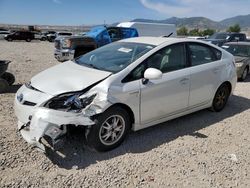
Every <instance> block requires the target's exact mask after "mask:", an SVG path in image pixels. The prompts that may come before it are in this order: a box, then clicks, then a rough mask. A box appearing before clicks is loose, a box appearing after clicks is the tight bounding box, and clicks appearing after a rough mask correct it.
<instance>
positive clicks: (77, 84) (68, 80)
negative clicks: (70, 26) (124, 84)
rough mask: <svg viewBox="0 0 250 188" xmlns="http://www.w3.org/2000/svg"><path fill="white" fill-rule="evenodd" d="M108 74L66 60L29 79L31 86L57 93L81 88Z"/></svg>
mask: <svg viewBox="0 0 250 188" xmlns="http://www.w3.org/2000/svg"><path fill="white" fill-rule="evenodd" d="M110 74H111V73H110V72H106V71H100V70H97V69H92V68H88V67H85V66H81V65H78V64H76V63H74V62H72V61H67V62H64V63H62V64H59V65H56V66H54V67H51V68H49V69H47V70H45V71H43V72H41V73H39V74H37V75H36V76H34V77H33V78H32V79H31V86H32V87H34V88H36V89H38V90H40V91H42V92H44V93H48V94H51V95H58V94H61V93H66V92H72V91H80V90H83V89H85V88H86V87H88V86H90V85H92V84H94V83H96V82H98V81H100V80H102V79H104V78H106V77H108V76H109V75H110Z"/></svg>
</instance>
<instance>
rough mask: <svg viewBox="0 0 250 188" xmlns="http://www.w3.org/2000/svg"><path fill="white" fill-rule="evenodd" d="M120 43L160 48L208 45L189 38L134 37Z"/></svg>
mask: <svg viewBox="0 0 250 188" xmlns="http://www.w3.org/2000/svg"><path fill="white" fill-rule="evenodd" d="M119 42H134V43H143V44H150V45H155V46H159V45H161V44H163V43H166V44H168V43H169V44H172V43H178V42H196V43H198V42H199V43H204V44H208V43H207V42H203V41H200V40H199V41H198V40H195V39H188V38H173V37H134V38H128V39H124V40H120V41H119Z"/></svg>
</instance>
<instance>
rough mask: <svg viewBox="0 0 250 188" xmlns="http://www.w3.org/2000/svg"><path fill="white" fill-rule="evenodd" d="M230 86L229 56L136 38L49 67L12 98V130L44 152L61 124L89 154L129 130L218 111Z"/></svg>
mask: <svg viewBox="0 0 250 188" xmlns="http://www.w3.org/2000/svg"><path fill="white" fill-rule="evenodd" d="M236 81H237V76H236V68H235V64H234V58H233V56H232V55H231V54H230V53H228V52H226V51H224V50H223V49H221V48H219V47H217V46H214V45H212V44H208V43H205V42H202V41H198V40H190V39H175V38H164V37H138V38H131V39H126V40H122V41H119V42H115V43H111V44H109V45H106V46H104V47H101V48H98V49H96V50H94V51H92V52H89V53H87V54H85V55H83V56H80V57H79V58H77V59H75V60H73V61H67V62H65V63H62V64H59V65H56V66H54V67H52V68H49V69H47V70H45V71H43V72H41V73H39V74H38V75H36V76H35V77H33V78H32V79H31V82H29V83H26V84H25V85H23V86H22V87H21V88H20V89H19V90H18V92H17V94H16V97H15V113H16V115H17V118H18V129H19V131H20V132H21V135H22V136H23V138H24V139H25V140H26V141H27V142H28V143H30V144H32V145H35V146H37V147H39V148H41V149H42V150H45V147H44V145H43V139H42V138H43V137H45V135H46V138H48V137H49V138H51V139H52V140H53V143H56V142H57V141H58V139H59V138H62V136H63V135H64V134H65V133H66V132H67V127H68V126H83V127H85V134H83V136H85V137H86V142H87V144H88V145H89V146H90V147H92V148H94V149H95V150H97V151H107V150H111V149H113V148H115V147H117V146H118V145H120V144H121V143H122V141H123V140H124V138H125V136H126V135H127V133H128V131H129V130H130V129H132V130H134V131H137V130H140V129H143V128H146V127H149V126H152V125H156V124H158V123H161V122H164V121H167V120H170V119H173V118H177V117H180V116H183V115H185V114H189V113H192V112H195V111H198V110H201V109H204V108H211V109H212V110H214V111H216V112H219V111H221V110H222V109H223V108H224V106H225V105H226V102H227V100H228V97H229V96H230V94H231V93H232V92H233V90H234V88H235V84H236Z"/></svg>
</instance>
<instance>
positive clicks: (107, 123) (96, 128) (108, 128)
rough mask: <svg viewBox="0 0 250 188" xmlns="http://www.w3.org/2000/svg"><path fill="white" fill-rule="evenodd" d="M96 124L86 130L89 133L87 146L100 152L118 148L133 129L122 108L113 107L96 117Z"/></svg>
mask: <svg viewBox="0 0 250 188" xmlns="http://www.w3.org/2000/svg"><path fill="white" fill-rule="evenodd" d="M95 122H96V124H95V125H93V126H91V127H90V129H89V130H86V131H87V132H88V133H87V134H86V135H85V136H86V138H85V142H86V144H87V146H89V147H90V148H92V149H94V150H96V151H100V152H102V151H109V150H112V149H114V148H116V147H118V146H119V145H120V144H121V143H122V142H123V140H124V139H125V137H126V135H127V133H128V131H129V129H130V127H131V120H130V117H129V114H128V112H127V111H126V110H124V109H123V108H120V107H113V108H111V109H108V110H107V111H105V112H104V113H102V114H100V115H98V116H96V117H95ZM115 122H116V123H115ZM113 136H116V137H117V138H114V137H113Z"/></svg>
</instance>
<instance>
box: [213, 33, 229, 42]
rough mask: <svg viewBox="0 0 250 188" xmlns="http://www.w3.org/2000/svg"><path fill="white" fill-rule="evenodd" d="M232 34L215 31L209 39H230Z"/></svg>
mask: <svg viewBox="0 0 250 188" xmlns="http://www.w3.org/2000/svg"><path fill="white" fill-rule="evenodd" d="M229 38H230V36H229V35H228V34H226V33H215V34H213V35H212V36H210V37H209V38H208V39H222V40H226V39H229Z"/></svg>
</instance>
